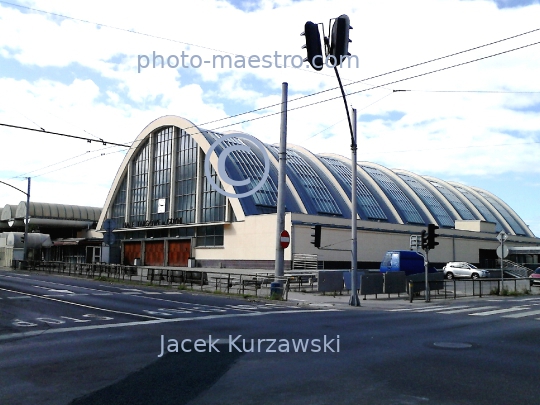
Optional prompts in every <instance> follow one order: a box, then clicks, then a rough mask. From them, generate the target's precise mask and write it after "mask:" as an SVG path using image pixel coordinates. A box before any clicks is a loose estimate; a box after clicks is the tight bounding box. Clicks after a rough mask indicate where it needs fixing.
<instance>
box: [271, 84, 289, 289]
mask: <svg viewBox="0 0 540 405" xmlns="http://www.w3.org/2000/svg"><path fill="white" fill-rule="evenodd" d="M287 91H288V84H287V83H286V82H283V83H282V84H281V128H280V137H279V173H278V193H277V224H276V262H275V268H274V269H275V272H274V273H275V274H274V275H275V277H276V281H278V280H279V281H280V282H281V278H282V277H283V275H284V273H285V272H284V267H285V259H284V254H285V250H284V249H283V247H282V246H281V232H282V231H283V230H285V188H286V183H285V172H286V167H287V166H286V165H287ZM278 277H279V278H278Z"/></svg>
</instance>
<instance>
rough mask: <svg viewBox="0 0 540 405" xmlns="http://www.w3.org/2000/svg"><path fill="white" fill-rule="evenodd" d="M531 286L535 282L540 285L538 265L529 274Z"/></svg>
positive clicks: (539, 268)
mask: <svg viewBox="0 0 540 405" xmlns="http://www.w3.org/2000/svg"><path fill="white" fill-rule="evenodd" d="M530 278H531V287H532V286H533V285H535V284H537V285H540V267H538V268H537V269H536V270H535V271H534V272H533V273H532V274H531V276H530Z"/></svg>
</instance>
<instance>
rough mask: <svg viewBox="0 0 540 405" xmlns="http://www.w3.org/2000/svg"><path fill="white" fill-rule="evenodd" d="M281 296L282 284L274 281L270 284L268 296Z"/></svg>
mask: <svg viewBox="0 0 540 405" xmlns="http://www.w3.org/2000/svg"><path fill="white" fill-rule="evenodd" d="M274 294H275V295H282V294H283V284H282V283H280V282H279V281H274V282H273V283H270V295H274Z"/></svg>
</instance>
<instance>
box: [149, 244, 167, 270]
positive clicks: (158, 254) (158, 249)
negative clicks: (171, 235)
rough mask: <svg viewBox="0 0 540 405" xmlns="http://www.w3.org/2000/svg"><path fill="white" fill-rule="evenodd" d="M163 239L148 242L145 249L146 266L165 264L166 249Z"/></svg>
mask: <svg viewBox="0 0 540 405" xmlns="http://www.w3.org/2000/svg"><path fill="white" fill-rule="evenodd" d="M163 243H164V242H163V241H156V242H148V241H147V242H146V244H145V249H144V264H145V266H163V264H164V263H163V259H164V258H165V249H164V247H163V246H164V245H163Z"/></svg>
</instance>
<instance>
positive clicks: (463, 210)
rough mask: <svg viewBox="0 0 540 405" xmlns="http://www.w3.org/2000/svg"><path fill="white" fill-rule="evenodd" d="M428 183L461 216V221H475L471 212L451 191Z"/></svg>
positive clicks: (432, 182) (439, 185)
mask: <svg viewBox="0 0 540 405" xmlns="http://www.w3.org/2000/svg"><path fill="white" fill-rule="evenodd" d="M430 183H431V184H432V185H433V186H434V187H436V188H437V190H439V191H440V192H441V194H442V195H444V197H445V198H446V200H447V201H448V202H449V203H450V204H451V205H452V207H454V209H455V210H456V211H457V212H458V214H459V215H460V216H461V219H463V220H473V219H476V218H475V217H474V215H473V214H472V212H471V211H470V210H469V209H468V208H467V206H466V205H465V204H463V201H461V200H460V199H459V197H458V196H457V195H455V194H454V192H453V191H451V190H449V189H448V188H446V187H445V186H443V185H442V184H439V183H437V182H436V181H430Z"/></svg>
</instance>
